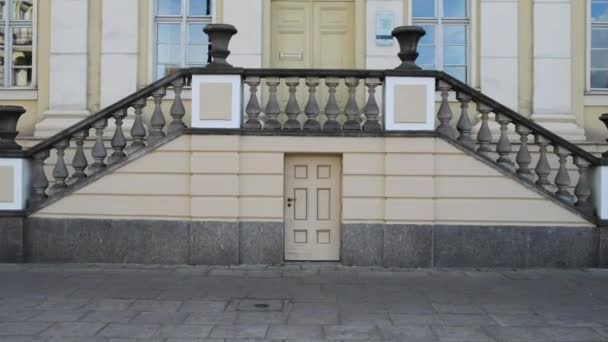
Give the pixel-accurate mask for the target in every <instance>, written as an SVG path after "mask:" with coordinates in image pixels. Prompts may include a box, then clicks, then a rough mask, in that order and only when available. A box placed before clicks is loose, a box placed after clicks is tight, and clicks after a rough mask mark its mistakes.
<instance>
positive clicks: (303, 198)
mask: <svg viewBox="0 0 608 342" xmlns="http://www.w3.org/2000/svg"><path fill="white" fill-rule="evenodd" d="M294 199H295V203H294V205H293V207H294V208H293V210H294V214H293V217H294V219H296V220H307V219H308V203H307V202H308V201H307V199H308V189H294Z"/></svg>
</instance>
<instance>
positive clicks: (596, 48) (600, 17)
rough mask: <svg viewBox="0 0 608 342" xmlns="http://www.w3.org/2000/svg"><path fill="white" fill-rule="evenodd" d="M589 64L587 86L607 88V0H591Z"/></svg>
mask: <svg viewBox="0 0 608 342" xmlns="http://www.w3.org/2000/svg"><path fill="white" fill-rule="evenodd" d="M589 65H590V67H589V80H588V86H589V88H591V89H601V90H606V89H608V0H592V1H591V51H590V58H589Z"/></svg>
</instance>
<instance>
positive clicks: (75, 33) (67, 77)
mask: <svg viewBox="0 0 608 342" xmlns="http://www.w3.org/2000/svg"><path fill="white" fill-rule="evenodd" d="M88 20H89V1H88V0H53V1H52V2H51V29H50V31H51V42H50V43H51V46H50V61H49V64H50V78H49V108H48V110H47V111H46V112H44V114H43V115H44V117H43V119H42V121H40V122H39V123H38V124H37V125H36V128H35V133H34V135H35V136H36V137H46V136H50V135H53V134H55V133H57V132H59V131H61V130H62V129H65V128H66V127H68V126H70V125H72V124H74V123H76V122H78V121H79V120H81V119H82V118H84V117H86V116H87V115H89V111H88V103H87V80H88V32H89V30H88Z"/></svg>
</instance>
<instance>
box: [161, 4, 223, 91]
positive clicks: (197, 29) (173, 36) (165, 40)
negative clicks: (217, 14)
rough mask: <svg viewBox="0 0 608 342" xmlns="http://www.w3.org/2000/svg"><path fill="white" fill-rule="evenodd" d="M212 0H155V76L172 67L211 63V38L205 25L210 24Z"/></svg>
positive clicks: (162, 75)
mask: <svg viewBox="0 0 608 342" xmlns="http://www.w3.org/2000/svg"><path fill="white" fill-rule="evenodd" d="M210 3H211V0H156V8H155V11H156V16H155V27H156V54H155V63H154V65H155V69H154V76H155V77H156V78H157V79H159V78H162V77H164V76H165V75H166V74H167V71H168V70H169V69H172V68H183V67H191V66H202V65H205V64H207V63H208V60H209V56H208V52H209V39H208V37H207V35H206V34H205V33H203V28H204V27H205V26H206V25H207V24H209V23H211V6H210V5H211V4H210Z"/></svg>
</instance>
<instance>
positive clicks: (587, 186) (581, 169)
mask: <svg viewBox="0 0 608 342" xmlns="http://www.w3.org/2000/svg"><path fill="white" fill-rule="evenodd" d="M574 164H575V165H576V166H577V167H578V173H579V178H578V183H577V184H576V188H575V189H574V194H575V195H576V198H577V201H576V203H575V205H576V206H577V207H578V208H580V209H582V210H583V211H585V212H587V213H589V214H592V213H593V204H592V203H591V180H590V179H589V177H590V176H589V166H591V163H589V162H588V161H587V160H585V159H583V158H581V157H578V156H576V157H574Z"/></svg>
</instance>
